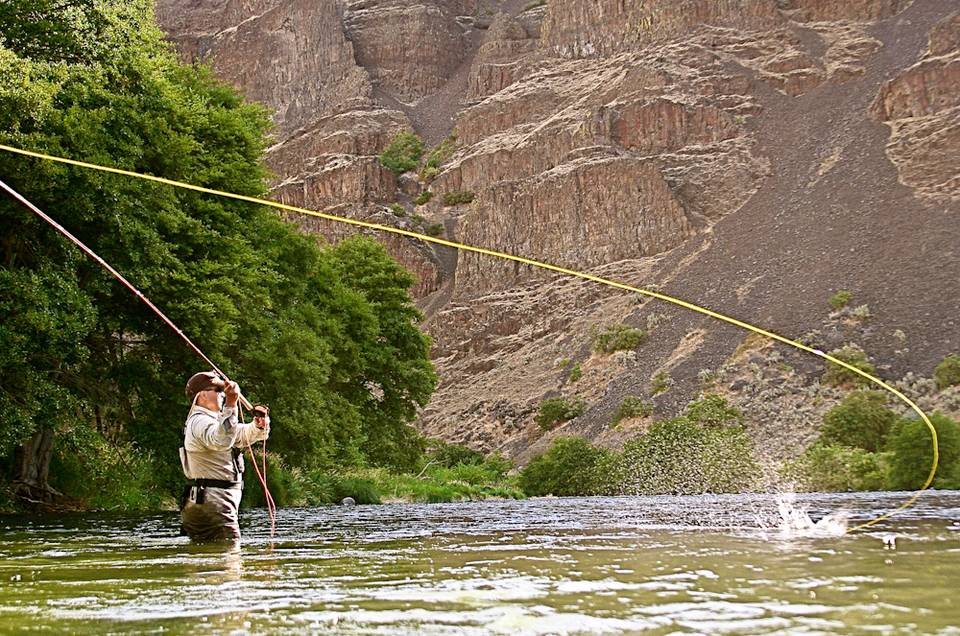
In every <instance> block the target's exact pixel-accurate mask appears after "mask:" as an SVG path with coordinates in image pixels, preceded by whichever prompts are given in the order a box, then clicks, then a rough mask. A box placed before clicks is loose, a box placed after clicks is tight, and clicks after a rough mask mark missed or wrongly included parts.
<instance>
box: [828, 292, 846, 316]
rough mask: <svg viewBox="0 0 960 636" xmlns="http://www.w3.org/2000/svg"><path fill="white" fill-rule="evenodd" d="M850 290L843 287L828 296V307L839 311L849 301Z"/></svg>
mask: <svg viewBox="0 0 960 636" xmlns="http://www.w3.org/2000/svg"><path fill="white" fill-rule="evenodd" d="M850 298H851V295H850V292H848V291H847V290H845V289H841V290H840V291H838V292H837V293H836V294H834V295H833V296H831V297H830V308H831V309H833V310H834V311H840V310H841V309H843V308H844V307H846V306H847V304H848V303H849V302H850Z"/></svg>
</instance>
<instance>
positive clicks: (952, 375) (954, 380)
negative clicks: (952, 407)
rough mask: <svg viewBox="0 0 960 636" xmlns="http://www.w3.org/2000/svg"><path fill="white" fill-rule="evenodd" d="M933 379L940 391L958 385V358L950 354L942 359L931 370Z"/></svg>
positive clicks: (959, 377) (959, 373) (959, 372)
mask: <svg viewBox="0 0 960 636" xmlns="http://www.w3.org/2000/svg"><path fill="white" fill-rule="evenodd" d="M933 378H934V380H936V381H937V388H938V389H940V390H941V391H942V390H944V389H945V388H947V387H950V386H956V385H958V384H960V356H958V355H956V354H951V355H949V356H947V357H946V358H944V359H943V360H942V361H941V362H940V364H938V365H937V368H936V369H934V370H933Z"/></svg>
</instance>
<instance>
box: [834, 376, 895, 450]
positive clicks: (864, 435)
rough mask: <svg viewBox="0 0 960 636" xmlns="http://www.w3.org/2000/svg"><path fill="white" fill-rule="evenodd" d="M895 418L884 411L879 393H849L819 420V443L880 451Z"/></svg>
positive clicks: (892, 414) (883, 401)
mask: <svg viewBox="0 0 960 636" xmlns="http://www.w3.org/2000/svg"><path fill="white" fill-rule="evenodd" d="M896 420H897V414H896V413H894V412H893V411H891V410H890V409H888V408H887V407H886V396H885V395H884V394H883V393H880V392H879V391H857V392H855V393H851V394H850V395H848V396H847V397H845V398H844V399H843V401H842V402H840V404H838V405H836V406H835V407H833V408H832V409H830V410H829V411H827V413H826V414H825V415H824V416H823V427H822V428H821V429H820V440H821V441H822V442H823V443H824V444H833V445H840V446H850V447H852V448H861V449H863V450H865V451H869V452H871V453H875V452H877V451H880V450H883V446H884V442H885V441H886V439H887V434H888V433H889V432H890V428H891V427H892V426H893V423H894V422H895V421H896Z"/></svg>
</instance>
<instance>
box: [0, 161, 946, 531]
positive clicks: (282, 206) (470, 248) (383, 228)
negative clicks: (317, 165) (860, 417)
mask: <svg viewBox="0 0 960 636" xmlns="http://www.w3.org/2000/svg"><path fill="white" fill-rule="evenodd" d="M0 150H5V151H7V152H11V153H14V154H18V155H23V156H26V157H34V158H36V159H44V160H47V161H54V162H57V163H63V164H67V165H71V166H78V167H80V168H87V169H90V170H98V171H100V172H109V173H113V174H119V175H123V176H126V177H133V178H136V179H143V180H146V181H153V182H155V183H163V184H165V185H169V186H173V187H176V188H182V189H185V190H193V191H195V192H203V193H205V194H212V195H215V196H220V197H225V198H228V199H234V200H237V201H246V202H248V203H255V204H257V205H265V206H268V207H271V208H276V209H278V210H284V211H287V212H294V213H297V214H304V215H307V216H312V217H316V218H320V219H325V220H327V221H332V222H335V223H345V224H348V225H353V226H355V227H361V228H364V229H368V230H374V231H376V232H386V233H390V234H397V235H400V236H406V237H409V238H413V239H418V240H421V241H424V242H427V243H434V244H436V245H444V246H446V247H452V248H455V249H458V250H461V251H464V252H473V253H475V254H483V255H485V256H492V257H494V258H501V259H505V260H509V261H514V262H516V263H521V264H523V265H529V266H531V267H536V268H538V269H544V270H547V271H551V272H556V273H558V274H564V275H566V276H573V277H576V278H581V279H583V280H588V281H592V282H594V283H598V284H600V285H606V286H607V287H612V288H614V289H621V290H624V291H628V292H632V293H635V294H641V295H643V296H649V297H651V298H656V299H658V300H662V301H664V302H668V303H671V304H673V305H677V306H679V307H683V308H684V309H689V310H690V311H695V312H697V313H699V314H703V315H704V316H709V317H711V318H715V319H717V320H720V321H722V322H726V323H728V324H731V325H734V326H736V327H740V328H741V329H745V330H747V331H751V332H753V333H756V334H759V335H761V336H766V337H767V338H770V339H771V340H776V341H777V342H781V343H783V344H785V345H788V346H790V347H793V348H795V349H799V350H801V351H805V352H807V353H810V354H813V355H815V356H819V357H820V358H823V359H824V360H827V361H828V362H831V363H833V364H836V365H839V366H841V367H843V368H844V369H847V370H848V371H850V372H852V373H855V374H857V375H859V376H861V377H863V378H865V379H867V380H869V381H870V382H872V383H873V384H875V385H877V386H879V387H880V388H882V389H884V390H885V391H887V392H889V393H890V394H892V395H894V396H895V397H896V398H897V399H899V400H900V401H901V402H903V403H904V404H906V405H907V406H909V407H910V408H911V409H913V411H914V412H916V413H917V415H919V416H920V419H921V420H922V421H923V423H924V424H926V426H927V428H928V429H929V431H930V437H931V441H932V446H933V462H932V464H931V466H930V473H929V475H927V478H926V481H924V483H923V485H922V486H921V487H920V489H919V490H917V491H916V492H915V493H914V494H913V495H912V496H911V497H910V498H909V499H908V500H907V501H906V502H904V503H903V504H901V505H900V506H898V507H896V508H894V509H893V510H891V511H889V512H886V513H884V514H881V515H879V516H877V517H875V518H873V519H870V520H869V521H866V522H864V523H861V524H858V525H856V526H854V527H852V528H849V529H848V530H847V532H853V531H855V530H860V529H864V528H868V527H870V526H872V525H874V524H876V523H879V522H880V521H883V520H885V519H889V518H890V517H892V516H893V515H895V514H896V513H898V512H900V511H903V510H906V509H907V508H909V507H910V506H912V505H913V504H914V503H915V502H916V501H917V499H918V498H919V497H920V495H921V494H922V493H923V491H925V490H927V489H928V488H929V487H930V484H932V483H933V478H934V476H935V475H936V473H937V466H938V465H939V461H940V452H939V446H938V439H937V430H936V429H935V428H934V426H933V423H932V422H931V421H930V418H929V417H927V414H926V413H924V412H923V410H922V409H921V408H920V407H919V406H917V405H916V404H915V403H914V402H913V400H911V399H910V398H908V397H907V396H906V395H904V394H903V393H901V392H900V391H899V390H897V389H896V388H895V387H893V386H891V385H889V384H887V383H886V382H884V381H883V380H881V379H880V378H878V377H876V376H874V375H872V374H870V373H867V372H866V371H863V370H862V369H859V368H857V367H855V366H853V365H852V364H850V363H848V362H844V361H843V360H840V359H839V358H835V357H834V356H831V355H830V354H828V353H825V352H824V351H821V350H820V349H815V348H813V347H810V346H807V345H805V344H803V343H802V342H797V341H796V340H792V339H790V338H787V337H786V336H781V335H779V334H777V333H774V332H772V331H767V330H766V329H763V328H761V327H757V326H755V325H752V324H750V323H747V322H744V321H742V320H738V319H736V318H732V317H730V316H727V315H724V314H721V313H718V312H716V311H713V310H711V309H707V308H706V307H701V306H699V305H696V304H694V303H691V302H688V301H685V300H682V299H679V298H675V297H673V296H669V295H667V294H664V293H661V292H656V291H653V290H649V289H643V288H640V287H635V286H633V285H627V284H626V283H621V282H618V281H615V280H610V279H607V278H602V277H600V276H595V275H593V274H588V273H586V272H581V271H577V270H574V269H569V268H566V267H561V266H559V265H554V264H552V263H547V262H544V261H538V260H535V259H532V258H526V257H524V256H517V255H515V254H509V253H506V252H500V251H497V250H492V249H488V248H485V247H477V246H474V245H467V244H465V243H459V242H457V241H450V240H447V239H443V238H439V237H436V236H428V235H426V234H420V233H417V232H412V231H410V230H404V229H402V228H396V227H391V226H389V225H381V224H379V223H371V222H370V221H361V220H359V219H351V218H347V217H343V216H337V215H335V214H330V213H328V212H318V211H315V210H308V209H306V208H301V207H297V206H294V205H288V204H286V203H279V202H277V201H270V200H268V199H261V198H258V197H252V196H248V195H243V194H236V193H233V192H225V191H223V190H216V189H213V188H205V187H203V186H198V185H193V184H191V183H185V182H183V181H177V180H174V179H165V178H163V177H156V176H153V175H148V174H141V173H139V172H133V171H130V170H123V169H121V168H111V167H109V166H103V165H100V164H95V163H88V162H85V161H77V160H75V159H67V158H65V157H58V156H55V155H48V154H45V153H41V152H34V151H31V150H24V149H22V148H16V147H12V146H6V145H3V144H0ZM337 207H340V206H329V207H327V208H324V209H325V210H331V209H334V208H337Z"/></svg>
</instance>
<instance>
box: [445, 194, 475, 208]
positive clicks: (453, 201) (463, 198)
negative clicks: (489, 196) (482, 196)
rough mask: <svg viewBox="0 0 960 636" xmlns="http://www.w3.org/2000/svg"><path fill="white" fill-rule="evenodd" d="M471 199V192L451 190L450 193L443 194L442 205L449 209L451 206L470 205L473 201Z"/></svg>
mask: <svg viewBox="0 0 960 636" xmlns="http://www.w3.org/2000/svg"><path fill="white" fill-rule="evenodd" d="M473 197H474V195H473V192H470V191H468V190H453V191H452V192H444V193H443V204H444V205H446V206H448V207H449V206H451V205H460V204H462V203H470V202H472V201H473Z"/></svg>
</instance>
